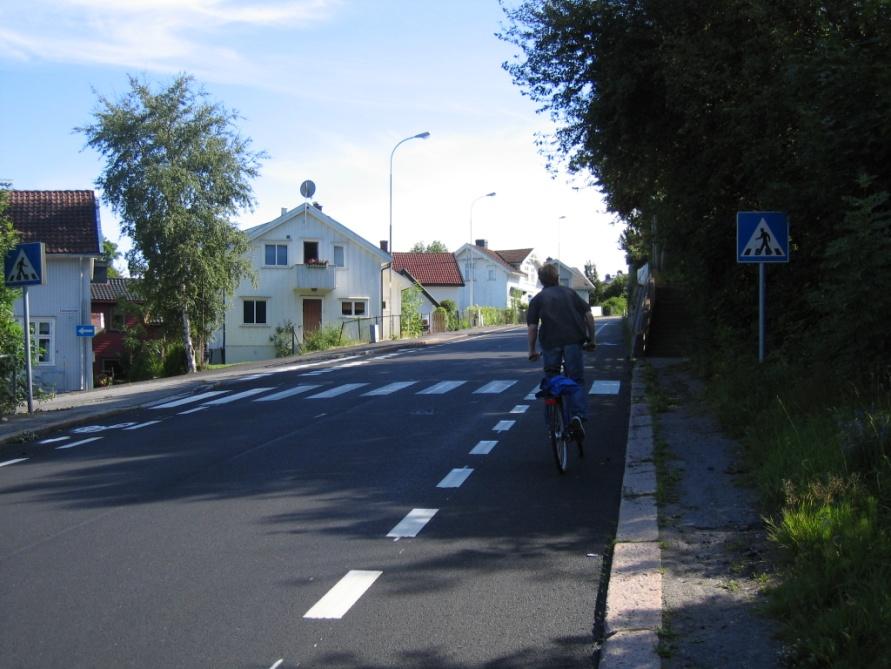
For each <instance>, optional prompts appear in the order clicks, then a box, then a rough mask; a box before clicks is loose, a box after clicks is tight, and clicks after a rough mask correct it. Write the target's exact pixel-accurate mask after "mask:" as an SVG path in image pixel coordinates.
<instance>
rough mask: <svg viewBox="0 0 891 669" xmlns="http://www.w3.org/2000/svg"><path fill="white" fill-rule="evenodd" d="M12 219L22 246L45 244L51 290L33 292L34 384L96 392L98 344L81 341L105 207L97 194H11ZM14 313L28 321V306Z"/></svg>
mask: <svg viewBox="0 0 891 669" xmlns="http://www.w3.org/2000/svg"><path fill="white" fill-rule="evenodd" d="M6 213H7V215H8V216H9V218H10V220H11V221H12V225H13V227H14V228H15V230H16V232H18V233H19V237H20V241H21V242H23V243H28V242H43V243H44V248H45V252H46V267H44V268H43V272H44V274H45V285H35V286H29V287H28V303H29V307H30V308H29V316H30V321H31V323H30V325H31V335H32V336H31V345H32V346H34V347H36V348H37V350H38V357H37V364H36V366H34V367H33V369H32V377H33V380H34V383H35V384H37V385H39V386H41V387H42V388H44V389H47V390H53V391H55V392H66V391H71V390H87V389H89V388H92V387H93V354H92V341H91V338H90V337H88V336H81V337H79V336H77V326H78V325H89V324H90V299H91V292H90V279H91V278H92V276H93V265H94V262H95V260H96V259H97V258H98V257H99V256H100V255H101V254H100V246H101V243H102V233H101V231H100V227H99V205H98V201H97V200H96V196H95V194H94V193H93V191H91V190H55V191H29V190H12V191H8V206H7V210H6ZM14 313H15V316H16V318H18V319H19V320H20V321H22V320H24V302H23V300H21V299H18V300H16V301H15V305H14Z"/></svg>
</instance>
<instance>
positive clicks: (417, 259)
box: [393, 252, 464, 286]
mask: <svg viewBox="0 0 891 669" xmlns="http://www.w3.org/2000/svg"><path fill="white" fill-rule="evenodd" d="M393 269H394V270H395V271H397V272H400V271H402V270H403V269H407V270H408V271H409V273H410V274H411V275H412V276H413V277H414V278H415V279H417V280H418V282H419V283H420V284H421V285H422V286H463V285H464V279H463V278H462V277H461V272H460V270H459V269H458V262H457V261H456V260H455V256H454V255H453V254H451V253H399V252H396V253H394V254H393Z"/></svg>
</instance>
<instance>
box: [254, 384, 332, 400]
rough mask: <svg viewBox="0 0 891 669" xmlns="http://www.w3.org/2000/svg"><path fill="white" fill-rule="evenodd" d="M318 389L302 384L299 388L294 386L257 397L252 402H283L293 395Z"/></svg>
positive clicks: (314, 385) (311, 385)
mask: <svg viewBox="0 0 891 669" xmlns="http://www.w3.org/2000/svg"><path fill="white" fill-rule="evenodd" d="M318 387H319V385H318V384H311V383H304V384H301V385H299V386H294V387H293V388H288V389H287V390H281V391H279V392H277V393H272V394H271V395H265V396H264V397H258V398H257V399H255V400H254V402H275V401H276V400H283V399H285V398H286V397H292V396H294V395H299V394H300V393H306V392H309V391H310V390H314V389H316V388H318Z"/></svg>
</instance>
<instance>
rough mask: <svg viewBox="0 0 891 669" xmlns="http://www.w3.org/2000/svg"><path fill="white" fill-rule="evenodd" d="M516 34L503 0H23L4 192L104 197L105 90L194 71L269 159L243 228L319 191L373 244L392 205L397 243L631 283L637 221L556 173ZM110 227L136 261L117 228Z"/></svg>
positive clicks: (1, 156)
mask: <svg viewBox="0 0 891 669" xmlns="http://www.w3.org/2000/svg"><path fill="white" fill-rule="evenodd" d="M507 4H508V6H514V5H516V4H517V2H515V1H513V0H507ZM505 24H506V20H505V16H504V12H503V10H502V8H501V7H500V5H499V3H498V1H497V0H448V1H443V0H231V1H230V0H29V2H4V3H2V4H0V128H2V135H3V148H2V151H0V181H4V180H5V181H11V182H12V185H13V188H16V189H21V190H71V189H95V188H96V186H95V182H96V179H97V178H98V176H99V174H100V173H101V171H102V168H103V161H102V159H101V157H100V156H99V154H98V153H96V152H95V151H94V150H92V149H90V148H87V147H86V140H85V137H84V135H83V134H80V133H78V132H76V131H75V128H77V127H82V126H85V125H88V124H90V123H92V122H93V114H94V112H95V111H96V110H97V109H98V99H99V96H102V97H105V98H108V99H110V100H119V99H121V98H122V97H123V96H124V95H125V94H126V93H127V92H128V91H129V83H128V82H129V80H128V76H136V77H138V78H140V79H143V80H145V81H147V82H149V83H150V84H151V85H152V87H153V88H154V89H155V90H160V88H161V87H163V86H167V85H169V84H170V83H171V81H172V80H173V78H174V77H175V76H176V75H177V74H180V73H187V74H190V75H192V76H193V77H194V78H195V80H196V82H197V83H198V84H200V86H201V87H202V88H203V89H204V90H205V91H206V92H207V93H208V96H209V97H208V99H209V100H210V101H212V102H216V103H219V104H221V105H222V106H224V107H225V108H227V109H229V110H235V111H237V112H238V113H239V114H240V116H241V118H239V120H238V121H237V129H238V132H239V133H240V134H241V136H243V137H247V138H250V140H251V149H252V150H254V151H264V152H266V154H268V156H267V158H266V159H265V160H264V161H263V163H262V167H261V173H260V175H259V177H257V178H256V179H255V180H254V181H253V182H252V186H253V189H254V197H255V200H256V205H255V207H254V209H253V210H245V211H243V212H241V213H240V214H239V216H237V217H236V220H235V221H234V222H235V223H236V224H237V226H238V227H239V228H242V229H244V228H248V227H251V226H254V225H259V224H261V223H265V222H267V221H270V220H272V219H274V218H276V217H277V216H279V214H280V213H281V210H282V208H283V207H285V208H288V209H293V208H294V207H296V206H298V205H299V204H301V203H302V202H303V201H304V199H303V197H302V196H301V194H300V184H301V183H303V182H304V181H306V180H311V181H312V182H313V183H314V184H315V185H316V191H315V195H314V196H313V198H312V199H313V200H315V201H317V202H318V203H319V204H321V205H322V207H323V211H324V212H325V213H326V214H328V215H329V216H331V217H333V218H334V219H335V220H337V221H338V222H340V223H342V224H343V225H345V226H347V227H348V228H350V229H352V230H353V231H354V232H356V233H358V234H359V235H361V236H362V237H364V238H365V239H367V240H368V241H370V242H371V243H373V244H378V243H379V242H380V240H386V239H388V237H389V233H390V223H391V214H390V210H391V206H392V229H393V248H394V250H396V251H408V250H409V249H410V248H411V247H412V246H413V245H414V244H415V243H417V242H423V243H425V244H429V243H430V242H432V241H441V242H443V243H444V244H445V245H446V246H447V247H448V249H449V250H451V251H454V250H457V249H458V248H459V247H460V246H461V245H462V244H464V243H466V242H469V241H471V240H472V239H486V240H488V243H489V247H490V248H493V249H516V248H533V249H534V250H535V252H536V253H537V254H538V256H539V257H540V258H545V257H548V256H551V257H559V258H560V259H561V260H563V261H564V262H566V263H567V264H569V265H571V266H575V267H578V268H579V269H583V268H584V265H585V263H586V262H589V261H592V262H594V263H595V265H596V267H597V271H598V274H599V275H600V277H601V278H603V277H604V276H605V275H606V274H615V273H616V272H617V271H619V270H621V271H625V272H627V267H626V266H625V255H624V252H623V251H621V250H620V249H619V237H620V234H621V232H622V227H621V224H620V223H617V222H616V219H615V217H614V216H613V215H612V214H610V213H609V212H607V211H606V210H605V207H604V205H603V199H602V197H601V195H600V194H599V193H598V192H597V190H596V188H594V187H592V186H591V185H590V178H588V176H587V175H575V176H571V175H569V174H567V173H565V172H561V173H557V174H553V173H551V172H549V171H548V170H547V168H546V161H545V159H544V157H543V156H542V155H541V154H540V153H539V151H538V148H537V147H536V144H535V139H536V135H537V134H539V133H549V132H552V131H553V129H554V126H553V125H552V123H551V121H550V119H549V117H548V114H547V113H539V112H538V111H537V105H536V104H535V103H534V102H532V101H531V100H529V99H528V97H525V96H524V95H523V94H522V90H521V89H520V88H519V87H517V86H515V85H514V84H513V83H512V81H511V78H510V76H509V74H508V73H507V72H506V71H505V70H504V69H503V67H502V64H503V63H504V62H505V61H509V60H511V59H512V58H513V57H514V56H516V55H518V50H517V48H516V47H514V46H513V45H510V44H508V43H506V42H504V41H502V40H500V39H498V38H497V37H496V33H498V32H499V31H500V30H502V28H503V27H505ZM422 132H429V133H430V137H429V138H427V139H412V140H409V141H407V142H404V143H402V144H401V145H399V147H398V149H395V152H394V148H395V147H396V145H397V144H398V143H399V142H400V141H401V140H403V139H405V138H407V137H411V136H413V135H416V134H418V133H422ZM391 155H392V172H391V170H390V159H391ZM391 175H392V181H393V188H392V193H393V194H392V199H391V198H390V176H391ZM490 192H495V193H496V195H495V196H494V197H481V196H484V195H485V194H486V193H490ZM99 195H100V197H101V193H99ZM100 215H101V219H102V232H103V235H104V236H105V238H106V239H110V240H111V241H113V242H115V243H117V244H118V245H119V247H120V248H121V249H122V250H127V249H129V248H130V241H129V239H127V238H126V237H122V236H121V233H120V229H119V224H118V221H119V219H118V217H117V216H116V215H115V214H114V213H113V212H112V211H111V209H110V208H108V207H107V206H105V205H104V204H103V206H102V208H101V212H100ZM122 266H123V265H121V267H122Z"/></svg>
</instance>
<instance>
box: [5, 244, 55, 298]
mask: <svg viewBox="0 0 891 669" xmlns="http://www.w3.org/2000/svg"><path fill="white" fill-rule="evenodd" d="M3 269H4V272H3V277H4V282H5V283H6V286H7V288H15V287H18V286H39V285H44V284H46V252H45V250H44V245H43V242H29V243H27V244H17V245H16V246H15V247H14V248H13V249H12V250H10V252H9V253H7V254H6V258H5V260H4V263H3Z"/></svg>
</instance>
